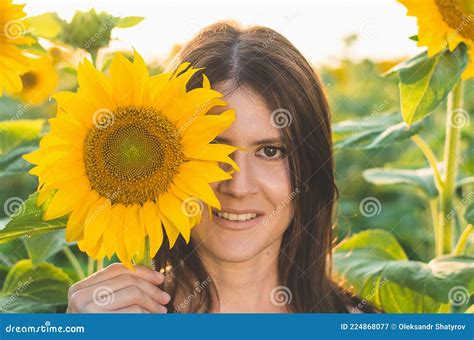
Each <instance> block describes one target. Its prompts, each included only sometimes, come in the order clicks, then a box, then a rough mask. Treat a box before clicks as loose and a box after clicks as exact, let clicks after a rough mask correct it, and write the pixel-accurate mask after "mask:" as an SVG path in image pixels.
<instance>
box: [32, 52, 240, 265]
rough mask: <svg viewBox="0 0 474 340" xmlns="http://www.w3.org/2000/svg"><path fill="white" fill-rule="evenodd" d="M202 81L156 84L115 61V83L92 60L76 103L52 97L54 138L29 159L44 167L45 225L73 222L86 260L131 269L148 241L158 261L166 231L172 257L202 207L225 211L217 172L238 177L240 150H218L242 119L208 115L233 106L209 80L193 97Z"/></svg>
mask: <svg viewBox="0 0 474 340" xmlns="http://www.w3.org/2000/svg"><path fill="white" fill-rule="evenodd" d="M197 71H199V69H195V68H192V67H190V65H189V63H184V64H182V65H181V66H180V67H179V68H178V69H177V70H176V72H174V73H165V74H160V75H157V76H153V77H150V76H149V75H148V71H147V68H146V65H145V63H144V62H143V59H142V58H141V57H140V55H138V54H137V53H135V56H134V62H133V63H132V62H130V61H128V60H127V59H126V58H125V57H124V56H123V55H121V54H116V55H115V57H114V59H113V61H112V65H111V67H110V76H106V75H104V74H102V73H101V72H99V71H97V70H96V69H95V68H94V66H93V65H92V64H91V63H90V62H89V61H87V60H86V61H84V62H83V63H82V64H81V65H80V66H79V68H78V81H79V89H78V91H77V93H71V92H60V93H58V94H56V95H54V96H53V98H55V99H56V101H57V103H58V113H57V117H55V118H52V119H51V120H50V125H51V132H50V133H49V134H48V135H46V136H45V137H44V138H43V139H42V140H41V142H40V148H39V150H37V151H35V152H33V153H31V154H29V155H25V159H27V160H28V161H30V162H31V163H33V164H36V165H37V166H36V167H34V168H33V169H32V170H31V173H32V174H34V175H37V176H38V178H39V187H38V189H39V191H40V193H39V197H38V204H39V205H41V204H43V203H44V202H46V201H48V204H47V209H46V211H45V214H44V218H45V219H46V220H50V219H54V218H58V217H60V216H63V215H66V214H69V213H70V216H69V219H68V223H67V227H66V239H67V241H68V242H70V241H73V240H78V245H79V247H80V248H81V250H83V251H85V252H87V254H88V255H89V256H91V257H93V258H95V259H102V258H103V257H104V256H107V257H108V258H110V257H111V256H112V255H113V254H114V253H116V254H117V255H118V257H119V259H120V260H121V261H122V262H123V263H124V264H125V265H126V266H127V267H130V268H131V265H132V262H131V259H132V258H133V257H134V256H135V255H137V254H141V253H143V251H144V246H145V245H144V244H145V236H147V235H148V237H149V241H150V253H151V256H154V255H155V254H156V252H157V250H158V249H159V247H160V246H161V243H162V240H163V230H162V226H163V227H164V229H165V231H166V234H167V237H168V240H169V246H170V247H172V246H173V245H174V243H175V241H176V239H177V237H178V236H179V234H181V235H182V236H183V238H184V239H185V240H186V242H188V241H189V238H190V230H191V228H192V227H193V226H195V225H196V224H197V223H199V221H200V218H201V214H200V213H201V205H204V204H206V205H207V206H208V208H211V207H216V208H218V209H220V203H219V201H218V200H217V198H216V196H215V194H214V192H213V191H212V188H211V187H210V185H209V183H212V182H216V181H221V180H226V179H230V178H231V174H230V173H229V172H226V171H224V170H222V169H221V168H220V166H219V162H222V163H227V164H230V165H231V166H232V167H233V168H234V169H236V170H237V169H238V168H237V165H236V163H235V162H233V161H232V159H231V158H230V157H229V154H230V153H232V152H233V151H235V150H236V148H235V147H233V146H230V145H222V144H213V143H212V141H213V139H214V138H215V137H216V136H217V135H218V134H220V133H221V132H222V131H224V130H225V129H227V128H228V127H229V126H230V124H231V123H232V122H233V121H234V119H235V113H234V111H233V110H226V111H224V112H223V113H221V114H212V115H211V114H206V113H207V112H208V110H209V109H211V108H212V107H216V106H225V105H226V102H225V101H223V100H222V99H221V97H222V94H220V93H219V92H216V91H214V90H212V89H211V88H210V83H209V80H208V79H207V78H206V77H205V76H203V79H204V81H203V87H201V88H197V89H193V90H191V91H186V84H187V83H188V81H189V80H190V78H191V77H192V75H193V74H195V73H196V72H197ZM53 194H54V196H53V197H52V198H50V197H51V195H53Z"/></svg>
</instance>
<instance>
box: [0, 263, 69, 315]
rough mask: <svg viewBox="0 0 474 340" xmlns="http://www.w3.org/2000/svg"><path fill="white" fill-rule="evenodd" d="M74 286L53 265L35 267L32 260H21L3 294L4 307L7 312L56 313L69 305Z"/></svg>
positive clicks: (12, 272) (2, 303)
mask: <svg viewBox="0 0 474 340" xmlns="http://www.w3.org/2000/svg"><path fill="white" fill-rule="evenodd" d="M71 284H72V280H71V279H70V278H69V276H68V275H67V274H66V273H64V272H63V271H62V270H61V269H60V268H58V267H56V266H54V265H52V264H50V263H45V262H43V263H41V264H39V265H38V266H37V267H33V264H32V262H31V260H21V261H19V262H17V263H16V264H15V266H13V267H12V268H11V269H10V271H9V272H8V274H7V277H6V279H5V283H4V285H3V288H2V291H1V292H0V306H1V308H2V311H3V312H5V311H6V312H16V313H32V312H34V313H38V312H51V311H55V310H56V308H57V307H58V306H60V305H65V304H66V303H67V292H68V289H69V286H70V285H71Z"/></svg>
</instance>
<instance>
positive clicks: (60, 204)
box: [44, 180, 89, 220]
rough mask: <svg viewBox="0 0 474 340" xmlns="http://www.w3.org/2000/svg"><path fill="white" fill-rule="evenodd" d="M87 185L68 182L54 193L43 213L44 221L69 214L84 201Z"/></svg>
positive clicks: (82, 182) (78, 182)
mask: <svg viewBox="0 0 474 340" xmlns="http://www.w3.org/2000/svg"><path fill="white" fill-rule="evenodd" d="M88 190H89V184H88V183H87V181H77V180H74V181H70V182H68V183H67V184H63V185H62V186H61V188H60V189H59V190H58V191H57V192H56V194H55V195H54V197H53V198H52V200H51V202H50V203H49V205H48V208H47V209H46V212H45V213H44V219H45V220H52V219H55V218H58V217H61V216H64V215H66V214H68V213H70V212H71V211H72V210H73V209H74V208H75V207H77V206H78V205H79V204H80V202H81V201H82V200H83V199H84V197H85V195H86V193H87V191H88Z"/></svg>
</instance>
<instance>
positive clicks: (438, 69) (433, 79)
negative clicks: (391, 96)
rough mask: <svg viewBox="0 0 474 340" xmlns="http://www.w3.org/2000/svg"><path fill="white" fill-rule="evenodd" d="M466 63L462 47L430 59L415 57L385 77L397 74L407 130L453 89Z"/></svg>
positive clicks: (425, 53) (426, 55)
mask: <svg viewBox="0 0 474 340" xmlns="http://www.w3.org/2000/svg"><path fill="white" fill-rule="evenodd" d="M467 63H468V55H467V47H466V45H465V44H459V46H458V47H457V48H456V49H455V50H454V51H453V52H450V51H449V50H448V49H445V50H443V51H441V52H440V53H438V54H436V55H435V56H433V57H432V58H429V57H428V54H427V52H423V53H421V54H418V55H417V56H415V57H414V58H412V59H410V60H407V61H405V62H403V63H401V64H399V65H397V66H395V67H394V68H392V69H391V70H390V71H388V72H387V73H386V75H391V74H393V73H394V72H398V74H399V77H400V82H399V88H400V100H401V107H402V115H403V120H404V121H405V122H406V123H407V125H408V126H410V125H412V124H413V123H414V122H416V121H418V120H421V119H423V118H424V117H426V116H427V115H429V114H430V113H431V112H432V111H433V110H434V109H436V107H437V106H438V105H439V104H440V103H441V102H442V101H443V100H444V99H445V98H446V96H447V95H448V93H449V92H450V91H451V90H452V89H453V87H454V86H455V85H456V83H457V82H458V80H459V79H460V78H461V74H462V73H463V71H464V69H465V68H466V66H467Z"/></svg>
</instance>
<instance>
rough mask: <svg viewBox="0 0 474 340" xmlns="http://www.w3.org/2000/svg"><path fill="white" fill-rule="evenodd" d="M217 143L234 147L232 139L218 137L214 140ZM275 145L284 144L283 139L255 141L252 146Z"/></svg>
mask: <svg viewBox="0 0 474 340" xmlns="http://www.w3.org/2000/svg"><path fill="white" fill-rule="evenodd" d="M214 140H215V141H216V142H219V143H223V144H231V145H232V142H231V140H230V139H228V138H224V137H216V138H215V139H214ZM275 143H280V144H281V143H282V139H281V138H264V139H258V140H256V141H254V142H253V143H252V144H251V146H257V145H263V144H275Z"/></svg>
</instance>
